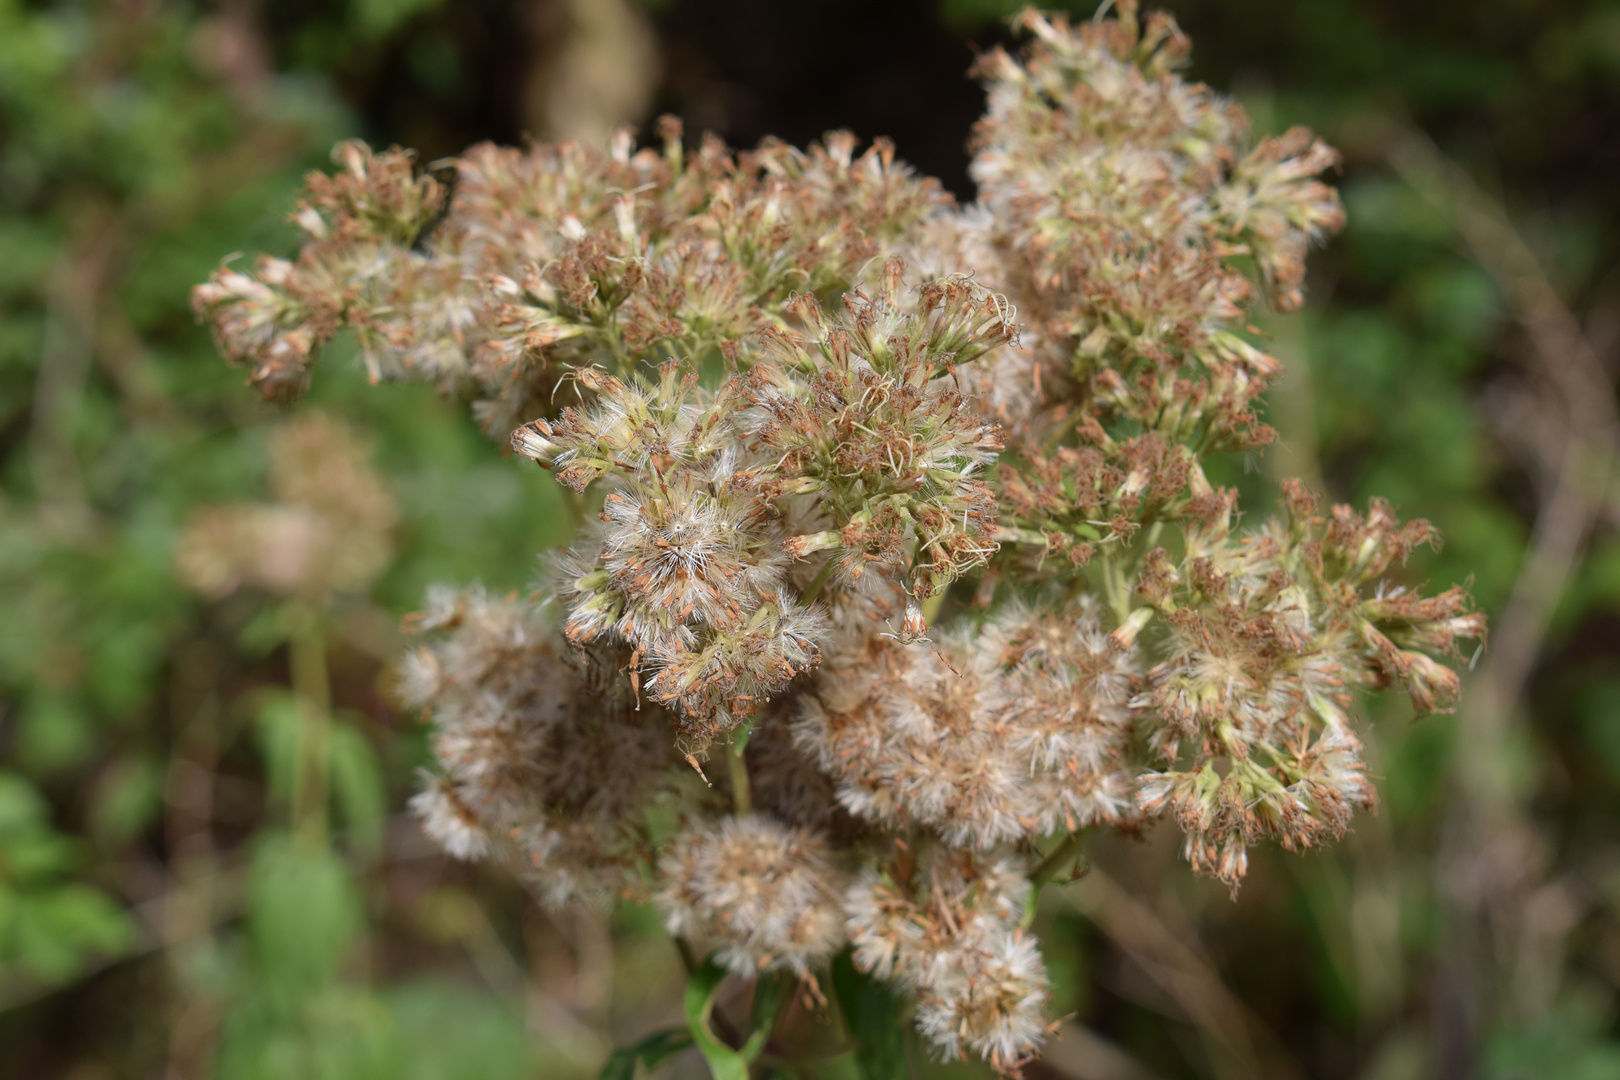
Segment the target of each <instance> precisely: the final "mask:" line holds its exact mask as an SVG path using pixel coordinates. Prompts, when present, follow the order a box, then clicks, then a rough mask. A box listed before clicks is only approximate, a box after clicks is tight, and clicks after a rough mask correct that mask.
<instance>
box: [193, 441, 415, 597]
mask: <svg viewBox="0 0 1620 1080" xmlns="http://www.w3.org/2000/svg"><path fill="white" fill-rule="evenodd" d="M270 492H271V495H272V496H274V500H273V501H271V502H265V503H256V502H254V503H249V502H240V503H224V504H219V505H212V506H203V507H199V508H198V509H196V510H194V511H193V512H192V513H191V516H190V517H189V518H188V519H187V521H186V526H185V531H184V532H183V533H182V535H181V537H180V539H179V542H178V543H177V544H176V545H175V569H176V573H177V574H178V576H179V578H180V580H181V581H182V582H184V583H185V584H186V585H187V587H189V588H191V589H194V590H196V591H197V592H199V593H202V594H204V595H206V596H215V597H218V596H224V595H226V594H227V593H231V592H234V591H235V590H236V589H238V588H241V587H250V588H255V589H261V590H263V591H265V592H268V593H271V594H273V595H277V596H288V597H302V598H304V599H308V600H320V599H324V598H325V597H327V596H329V595H330V594H332V593H334V592H339V593H342V592H357V591H360V590H362V589H364V588H365V587H366V586H368V585H370V584H371V583H372V581H374V580H375V579H376V577H377V575H378V574H380V573H382V571H383V569H384V568H385V567H387V565H388V562H389V560H390V559H391V558H393V541H392V539H391V536H390V533H391V531H392V530H393V527H394V524H395V523H396V522H397V521H398V519H399V507H398V506H397V505H396V504H395V502H394V497H393V495H392V494H391V493H390V492H389V490H388V487H387V483H386V481H385V480H384V479H383V477H382V476H380V475H379V474H378V473H377V472H376V470H375V469H373V468H372V467H371V464H370V462H369V461H367V455H366V451H365V448H364V447H363V446H362V445H361V443H360V441H359V440H358V439H357V438H356V436H355V435H354V434H353V433H352V432H350V431H349V430H348V429H347V428H345V427H344V426H343V425H342V424H340V423H338V422H337V421H335V420H332V419H330V418H328V417H325V416H322V415H321V414H319V413H308V414H305V415H303V416H300V417H298V418H296V419H293V420H291V421H289V422H287V423H286V424H284V425H282V426H281V427H279V428H277V429H276V430H275V431H274V432H273V433H272V434H271V437H270Z"/></svg>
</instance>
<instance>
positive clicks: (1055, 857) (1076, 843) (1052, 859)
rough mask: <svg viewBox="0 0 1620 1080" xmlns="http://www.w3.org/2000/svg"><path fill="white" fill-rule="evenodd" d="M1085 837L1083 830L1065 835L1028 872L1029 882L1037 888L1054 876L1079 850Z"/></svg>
mask: <svg viewBox="0 0 1620 1080" xmlns="http://www.w3.org/2000/svg"><path fill="white" fill-rule="evenodd" d="M1085 838H1086V834H1085V831H1084V830H1081V831H1077V832H1072V833H1070V834H1069V835H1068V836H1065V837H1064V838H1063V841H1062V843H1060V844H1058V846H1057V847H1055V848H1053V849H1052V853H1051V854H1050V855H1048V856H1047V857H1046V858H1044V859H1042V860H1041V862H1040V865H1039V866H1037V867H1035V869H1033V870H1031V871H1030V872H1029V883H1030V884H1031V885H1033V886H1035V888H1036V889H1037V890H1039V889H1040V887H1041V886H1042V885H1045V884H1046V883H1047V882H1049V881H1051V880H1053V879H1054V878H1056V877H1057V874H1058V871H1059V870H1061V869H1063V864H1064V863H1066V862H1068V861H1069V859H1070V858H1072V857H1073V856H1074V854H1075V853H1076V852H1078V851H1079V850H1080V845H1081V843H1083V842H1084V841H1085Z"/></svg>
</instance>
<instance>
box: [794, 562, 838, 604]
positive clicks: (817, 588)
mask: <svg viewBox="0 0 1620 1080" xmlns="http://www.w3.org/2000/svg"><path fill="white" fill-rule="evenodd" d="M837 561H838V560H837V559H836V558H833V557H831V556H828V558H827V564H826V565H825V566H823V567H822V568H821V569H820V570H818V571H816V576H815V577H814V578H812V579H811V581H810V586H809V588H807V589H805V590H804V592H803V593H801V594H799V603H801V604H803V605H804V606H805V607H809V606H810V601H812V600H814V599H815V598H816V597H817V596H819V595H820V594H821V590H822V587H823V586H825V585H826V584H827V581H828V579H829V578H831V577H832V572H833V565H834V564H835V563H836V562H837Z"/></svg>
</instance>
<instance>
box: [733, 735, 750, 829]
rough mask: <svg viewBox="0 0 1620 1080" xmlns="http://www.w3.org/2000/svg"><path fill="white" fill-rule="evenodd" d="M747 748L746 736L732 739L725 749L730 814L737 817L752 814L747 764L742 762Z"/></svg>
mask: <svg viewBox="0 0 1620 1080" xmlns="http://www.w3.org/2000/svg"><path fill="white" fill-rule="evenodd" d="M747 747H748V737H747V736H746V735H744V736H742V737H741V738H736V739H733V740H732V741H731V743H730V745H728V746H727V747H726V768H727V769H728V770H730V773H731V812H732V813H733V814H736V815H737V816H738V817H747V816H748V815H749V814H752V813H753V812H754V800H753V798H752V795H751V793H750V792H749V790H748V763H747V762H746V761H744V760H743V751H744V750H746V749H747Z"/></svg>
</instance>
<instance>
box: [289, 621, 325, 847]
mask: <svg viewBox="0 0 1620 1080" xmlns="http://www.w3.org/2000/svg"><path fill="white" fill-rule="evenodd" d="M289 659H290V666H291V668H292V688H293V696H294V697H295V698H296V699H297V701H298V719H299V731H298V736H299V738H298V763H297V768H296V769H295V770H294V772H293V798H292V819H293V828H294V830H295V831H296V832H297V833H298V835H299V836H300V837H302V838H303V839H305V840H306V841H307V842H309V843H311V844H324V843H325V842H326V799H327V761H328V758H329V757H330V756H331V742H332V718H331V712H332V692H331V683H330V680H329V678H328V675H327V670H326V636H325V634H324V633H322V630H321V624H320V618H319V616H317V615H315V614H314V613H313V612H302V611H301V612H297V613H296V614H295V616H294V619H293V631H292V640H291V642H290V645H289Z"/></svg>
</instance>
